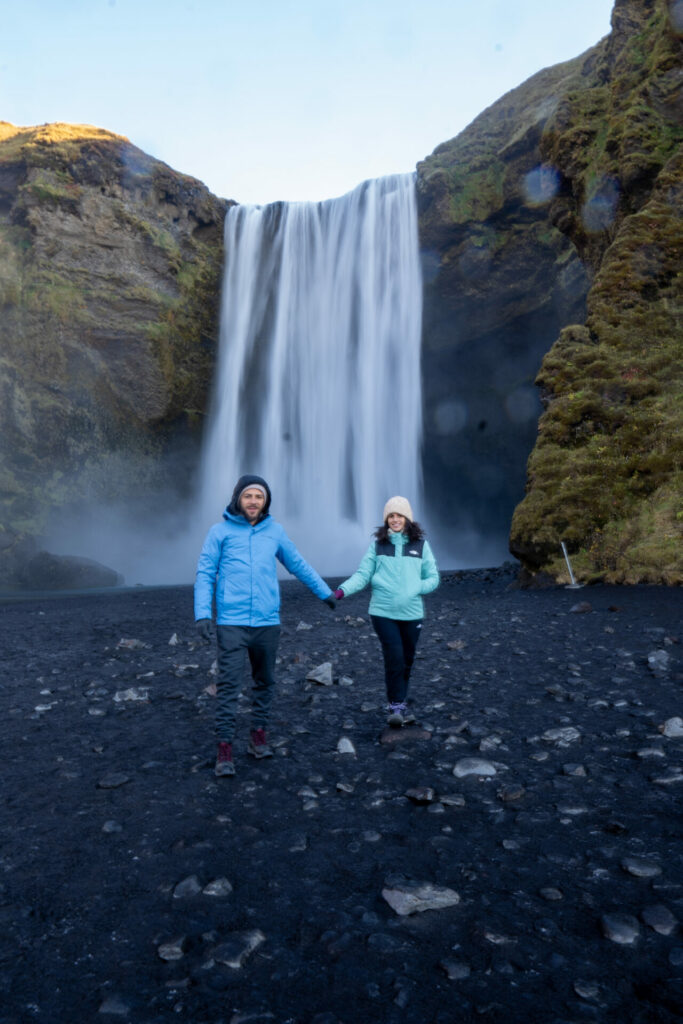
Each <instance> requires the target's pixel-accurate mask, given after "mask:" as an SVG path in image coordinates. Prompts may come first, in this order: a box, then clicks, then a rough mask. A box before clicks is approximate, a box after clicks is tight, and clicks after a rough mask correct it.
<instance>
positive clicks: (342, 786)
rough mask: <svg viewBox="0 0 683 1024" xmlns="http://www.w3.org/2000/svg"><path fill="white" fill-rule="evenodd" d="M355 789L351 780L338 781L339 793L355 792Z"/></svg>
mask: <svg viewBox="0 0 683 1024" xmlns="http://www.w3.org/2000/svg"><path fill="white" fill-rule="evenodd" d="M353 789H354V787H353V786H352V785H351V783H350V782H338V783H337V792H338V793H353Z"/></svg>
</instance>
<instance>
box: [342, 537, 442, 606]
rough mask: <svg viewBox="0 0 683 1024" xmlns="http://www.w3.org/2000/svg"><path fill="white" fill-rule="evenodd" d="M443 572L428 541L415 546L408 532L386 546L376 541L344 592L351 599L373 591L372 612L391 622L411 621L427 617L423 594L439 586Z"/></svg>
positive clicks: (344, 586)
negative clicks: (361, 591) (366, 590)
mask: <svg viewBox="0 0 683 1024" xmlns="http://www.w3.org/2000/svg"><path fill="white" fill-rule="evenodd" d="M439 582H440V580H439V570H438V569H437V566H436V560H435V558H434V555H433V554H432V549H431V548H430V546H429V544H428V543H427V541H426V540H421V541H418V542H417V543H413V542H412V541H409V540H408V538H407V537H406V535H405V534H404V533H390V534H389V539H388V540H387V541H385V542H384V543H383V544H379V543H377V542H375V541H373V542H372V544H371V545H370V547H369V548H368V550H367V551H366V553H365V556H364V557H363V560H362V561H361V563H360V565H359V566H358V568H357V569H356V571H355V572H354V574H353V576H350V577H349V578H348V580H346V581H345V582H344V583H342V584H341V586H340V588H339V589H340V590H343V591H344V595H345V596H346V597H348V596H349V595H351V594H357V593H358V592H359V591H360V590H363V589H364V588H365V587H367V585H368V583H369V584H370V586H371V588H372V598H371V600H370V607H369V609H368V611H369V612H370V615H381V616H383V617H384V618H387V619H400V620H401V621H408V620H411V619H421V618H423V617H424V602H423V600H422V595H423V594H429V593H431V591H432V590H436V588H437V587H438V585H439Z"/></svg>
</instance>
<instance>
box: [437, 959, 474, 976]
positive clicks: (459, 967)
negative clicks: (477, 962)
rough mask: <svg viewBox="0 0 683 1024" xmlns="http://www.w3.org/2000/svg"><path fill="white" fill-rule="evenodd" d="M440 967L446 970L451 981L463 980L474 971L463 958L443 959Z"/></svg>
mask: <svg viewBox="0 0 683 1024" xmlns="http://www.w3.org/2000/svg"><path fill="white" fill-rule="evenodd" d="M439 967H440V968H441V970H442V971H445V972H446V977H447V978H448V980H449V981H463V980H464V979H465V978H469V976H470V974H471V973H472V972H471V969H470V966H469V964H465V963H463V962H462V961H461V960H442V961H441V963H440V964H439Z"/></svg>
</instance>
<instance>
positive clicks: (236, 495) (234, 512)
mask: <svg viewBox="0 0 683 1024" xmlns="http://www.w3.org/2000/svg"><path fill="white" fill-rule="evenodd" d="M254 484H255V485H257V486H258V487H262V488H263V489H264V491H265V492H266V503H265V505H264V506H263V510H262V512H261V515H260V516H259V519H258V522H261V521H262V520H263V519H265V518H266V516H267V515H268V511H269V509H270V502H271V493H270V487H269V486H268V484H267V483H266V481H265V480H264V479H263V477H262V476H252V475H250V474H246V475H245V476H241V477H240V478H239V480H238V481H237V483H236V484H235V489H234V491H233V492H232V498H231V499H230V504H229V505H228V507H227V508H226V510H225V512H229V513H230V515H231V516H241V515H242V512H241V511H240V507H239V500H240V494H241V493H242V491H246V489H247V487H251V486H252V485H254ZM223 515H224V516H225V513H224V514H223Z"/></svg>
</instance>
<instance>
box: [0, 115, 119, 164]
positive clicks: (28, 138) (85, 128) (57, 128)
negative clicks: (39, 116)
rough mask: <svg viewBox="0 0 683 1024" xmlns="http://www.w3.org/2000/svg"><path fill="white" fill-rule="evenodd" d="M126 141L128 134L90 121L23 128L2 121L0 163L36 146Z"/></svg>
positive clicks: (0, 125) (0, 127) (0, 122)
mask: <svg viewBox="0 0 683 1024" xmlns="http://www.w3.org/2000/svg"><path fill="white" fill-rule="evenodd" d="M95 140H96V141H109V142H123V143H125V144H126V145H132V144H131V142H130V140H129V139H127V138H126V137H125V135H116V134H115V133H114V132H109V131H107V130H106V129H105V128H96V127H94V125H91V124H66V123H63V122H61V121H58V122H55V123H53V124H41V125H36V126H30V127H20V126H17V125H13V124H10V123H9V122H8V121H0V162H4V161H10V160H16V159H17V158H18V157H20V156H22V151H24V150H25V149H27V150H28V151H29V152H30V150H31V149H32V148H33V147H37V146H60V145H63V144H64V143H67V144H68V143H76V144H80V143H82V142H85V141H95Z"/></svg>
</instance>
